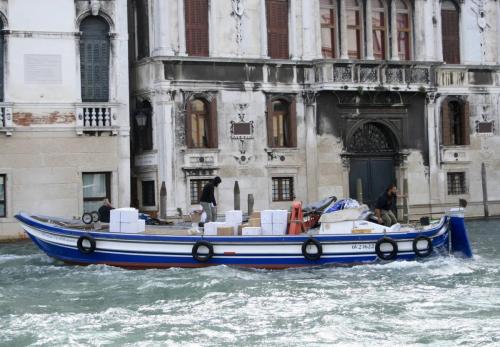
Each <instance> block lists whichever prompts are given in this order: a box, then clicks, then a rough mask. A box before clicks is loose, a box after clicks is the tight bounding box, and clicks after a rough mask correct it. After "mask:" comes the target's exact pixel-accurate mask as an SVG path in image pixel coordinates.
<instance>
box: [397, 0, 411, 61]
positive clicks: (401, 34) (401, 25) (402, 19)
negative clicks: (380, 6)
mask: <svg viewBox="0 0 500 347" xmlns="http://www.w3.org/2000/svg"><path fill="white" fill-rule="evenodd" d="M410 13H411V11H410V6H409V5H408V3H407V2H406V1H404V0H397V1H396V22H397V31H398V35H397V37H398V54H399V59H400V60H410V37H411V22H410V18H411V16H410Z"/></svg>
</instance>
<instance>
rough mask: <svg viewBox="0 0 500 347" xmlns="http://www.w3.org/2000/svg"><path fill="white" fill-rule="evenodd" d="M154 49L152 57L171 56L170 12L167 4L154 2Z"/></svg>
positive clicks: (160, 1)
mask: <svg viewBox="0 0 500 347" xmlns="http://www.w3.org/2000/svg"><path fill="white" fill-rule="evenodd" d="M153 10H154V13H153V29H154V47H153V55H173V51H172V47H171V43H170V29H169V23H170V18H169V16H170V12H169V11H168V9H167V2H166V1H164V0H155V2H154V5H153Z"/></svg>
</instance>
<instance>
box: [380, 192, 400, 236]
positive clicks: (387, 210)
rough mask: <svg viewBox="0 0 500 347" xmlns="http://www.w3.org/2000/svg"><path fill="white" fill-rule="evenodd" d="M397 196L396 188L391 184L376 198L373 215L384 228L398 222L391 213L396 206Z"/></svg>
mask: <svg viewBox="0 0 500 347" xmlns="http://www.w3.org/2000/svg"><path fill="white" fill-rule="evenodd" d="M397 194H398V188H397V187H396V185H395V184H391V185H389V187H387V189H386V190H385V191H384V193H383V194H382V195H380V197H379V198H378V200H377V203H376V204H375V215H376V216H377V220H378V222H379V223H380V224H382V223H383V224H384V225H385V226H387V227H390V226H392V225H394V224H396V223H397V222H398V221H397V219H396V216H395V215H394V212H392V210H393V208H394V206H395V205H396V198H397Z"/></svg>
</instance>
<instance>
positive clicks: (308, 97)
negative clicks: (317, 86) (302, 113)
mask: <svg viewBox="0 0 500 347" xmlns="http://www.w3.org/2000/svg"><path fill="white" fill-rule="evenodd" d="M302 98H303V100H304V103H305V104H306V105H309V106H311V105H314V103H315V102H316V92H314V91H312V90H304V91H303V92H302Z"/></svg>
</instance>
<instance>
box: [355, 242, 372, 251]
mask: <svg viewBox="0 0 500 347" xmlns="http://www.w3.org/2000/svg"><path fill="white" fill-rule="evenodd" d="M352 249H356V250H365V249H375V244H374V243H355V244H353V245H352Z"/></svg>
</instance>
